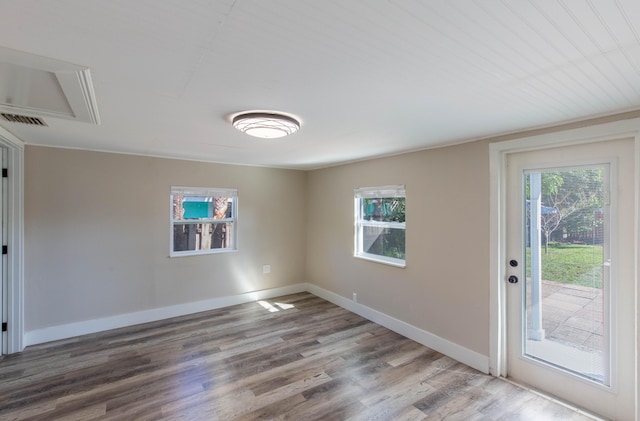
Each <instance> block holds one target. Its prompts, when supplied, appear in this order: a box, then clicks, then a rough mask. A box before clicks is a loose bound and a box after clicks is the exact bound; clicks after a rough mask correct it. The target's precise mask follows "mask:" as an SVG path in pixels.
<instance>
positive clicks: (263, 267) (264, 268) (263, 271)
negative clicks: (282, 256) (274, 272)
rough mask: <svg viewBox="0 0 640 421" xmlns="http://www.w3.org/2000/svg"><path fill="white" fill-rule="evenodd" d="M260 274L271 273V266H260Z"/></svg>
mask: <svg viewBox="0 0 640 421" xmlns="http://www.w3.org/2000/svg"><path fill="white" fill-rule="evenodd" d="M262 273H271V265H262Z"/></svg>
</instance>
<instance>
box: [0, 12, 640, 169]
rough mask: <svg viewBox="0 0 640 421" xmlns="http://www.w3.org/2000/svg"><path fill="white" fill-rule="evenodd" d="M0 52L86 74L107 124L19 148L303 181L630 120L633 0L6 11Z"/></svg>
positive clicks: (635, 104)
mask: <svg viewBox="0 0 640 421" xmlns="http://www.w3.org/2000/svg"><path fill="white" fill-rule="evenodd" d="M0 45H1V46H4V47H8V48H11V49H16V50H20V51H25V52H28V53H32V54H36V55H41V56H45V57H48V58H52V59H56V60H61V61H65V62H69V63H72V64H75V65H80V66H85V67H88V68H90V71H91V77H92V79H93V85H94V89H95V94H96V98H97V105H98V110H99V113H100V118H101V121H102V123H101V124H100V125H94V124H90V123H82V122H77V121H71V120H63V119H56V118H51V117H46V118H44V119H45V121H46V123H47V124H48V127H34V126H28V125H24V124H20V123H9V122H0V125H2V126H3V127H4V128H5V129H7V130H8V131H10V132H12V133H14V134H15V135H16V136H17V137H19V138H20V139H22V140H24V141H25V142H26V143H27V144H37V145H51V146H61V147H70V148H81V149H90V150H101V151H116V152H125V153H134V154H149V155H155V156H170V157H178V158H187V159H198V160H204V161H214V162H229V163H239V164H250V165H264V166H274V167H285V168H299V169H309V168H318V167H323V166H327V165H332V164H336V163H340V162H347V161H353V160H359V159H363V158H367V157H373V156H381V155H388V154H394V153H398V152H402V151H410V150H417V149H423V148H427V147H433V146H439V145H446V144H452V143H460V142H464V141H469V140H473V139H478V138H482V137H487V136H492V135H498V134H504V133H509V132H514V131H518V130H524V129H529V128H536V127H543V126H549V125H555V124H559V123H563V122H569V121H576V120H581V119H586V118H589V117H595V116H602V115H609V114H613V113H617V112H623V111H629V110H636V109H640V1H638V0H502V1H499V0H476V1H473V0H322V1H320V0H317V1H314V0H304V1H303V0H211V1H205V0H188V1H187V0H109V1H87V0H55V1H54V0H50V1H41V0H21V1H15V0H0ZM0 76H1V75H0ZM0 81H2V78H1V77H0ZM4 83H6V81H4ZM256 109H258V110H279V111H283V112H286V113H290V114H293V115H295V116H297V117H299V118H300V120H301V121H302V128H301V130H300V131H299V132H298V133H296V134H294V135H292V136H289V137H285V138H282V139H275V140H268V141H267V140H259V139H256V138H252V137H249V136H247V135H244V134H242V133H240V132H237V131H236V130H235V129H234V128H233V127H232V126H231V124H230V122H229V116H230V115H232V114H233V113H237V112H240V111H244V110H256Z"/></svg>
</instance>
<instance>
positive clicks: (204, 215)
mask: <svg viewBox="0 0 640 421" xmlns="http://www.w3.org/2000/svg"><path fill="white" fill-rule="evenodd" d="M170 209H171V210H170V212H171V241H170V243H171V248H170V250H169V255H170V256H190V255H194V254H209V253H220V252H226V251H233V250H235V249H236V222H237V219H238V191H237V190H236V189H216V188H210V189H209V188H200V187H171V208H170Z"/></svg>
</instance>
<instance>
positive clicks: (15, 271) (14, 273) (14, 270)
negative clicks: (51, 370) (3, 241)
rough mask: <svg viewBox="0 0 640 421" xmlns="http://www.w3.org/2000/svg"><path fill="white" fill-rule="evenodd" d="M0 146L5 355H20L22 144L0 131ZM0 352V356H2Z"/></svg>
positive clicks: (22, 232)
mask: <svg viewBox="0 0 640 421" xmlns="http://www.w3.org/2000/svg"><path fill="white" fill-rule="evenodd" d="M0 146H3V147H6V148H7V154H8V157H7V158H8V160H7V161H8V162H7V164H8V165H7V166H8V168H9V179H8V183H7V184H8V189H9V193H8V200H9V206H8V208H7V228H8V232H7V234H8V236H7V237H8V245H9V256H8V259H7V264H8V267H7V277H8V278H9V279H8V281H9V282H8V291H7V295H8V297H7V307H8V308H7V310H8V322H9V329H8V335H7V346H6V351H7V353H9V354H12V353H16V352H21V351H22V350H23V349H24V347H25V345H24V340H23V339H24V211H23V209H24V143H23V142H22V141H21V140H20V139H18V138H17V137H15V136H14V135H13V134H11V133H10V132H8V131H7V130H5V129H4V128H2V127H0ZM1 353H2V352H1V350H0V354H1Z"/></svg>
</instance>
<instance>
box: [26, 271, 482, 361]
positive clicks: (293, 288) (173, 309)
mask: <svg viewBox="0 0 640 421" xmlns="http://www.w3.org/2000/svg"><path fill="white" fill-rule="evenodd" d="M299 292H309V293H311V294H313V295H316V296H317V297H320V298H323V299H325V300H327V301H329V302H331V303H333V304H335V305H338V306H340V307H342V308H344V309H346V310H348V311H351V312H353V313H356V314H358V315H360V316H362V317H364V318H366V319H368V320H371V321H372V322H374V323H378V324H379V325H381V326H384V327H386V328H387V329H390V330H393V331H394V332H397V333H399V334H401V335H403V336H406V337H407V338H409V339H412V340H414V341H416V342H418V343H420V344H422V345H424V346H426V347H429V348H431V349H434V350H436V351H438V352H440V353H442V354H444V355H447V356H449V357H451V358H453V359H455V360H457V361H460V362H461V363H463V364H466V365H468V366H470V367H473V368H475V369H476V370H479V371H482V372H483V373H488V372H489V359H488V357H487V356H486V355H482V354H479V353H477V352H475V351H472V350H470V349H467V348H465V347H462V346H460V345H458V344H455V343H453V342H451V341H448V340H446V339H444V338H441V337H439V336H437V335H434V334H432V333H429V332H427V331H424V330H422V329H420V328H417V327H415V326H413V325H410V324H408V323H406V322H403V321H401V320H398V319H395V318H393V317H391V316H388V315H386V314H384V313H382V312H379V311H377V310H374V309H372V308H370V307H367V306H364V305H362V304H358V303H356V302H354V301H351V300H348V299H346V298H344V297H342V296H341V295H338V294H336V293H333V292H331V291H328V290H326V289H323V288H320V287H318V286H316V285H313V284H309V283H299V284H294V285H289V286H285V287H280V288H273V289H267V290H261V291H253V292H247V293H244V294H238V295H231V296H226V297H220V298H213V299H210V300H203V301H196V302H193V303H185V304H178V305H174V306H169V307H162V308H157V309H151V310H144V311H137V312H135V313H128V314H120V315H117V316H111V317H105V318H102V319H94V320H85V321H82V322H75V323H68V324H65V325H58V326H51V327H46V328H43V329H38V330H33V331H29V332H27V333H26V335H25V340H24V342H25V346H29V345H36V344H40V343H44V342H50V341H55V340H60V339H66V338H72V337H76V336H80V335H86V334H90V333H96V332H102V331H105V330H110V329H117V328H121V327H127V326H132V325H136V324H140V323H147V322H154V321H158V320H163V319H167V318H170V317H178V316H184V315H187V314H193V313H197V312H201V311H207V310H214V309H218V308H223V307H228V306H233V305H237V304H244V303H249V302H253V301H258V300H264V299H269V298H274V297H279V296H281V295H287V294H296V293H299Z"/></svg>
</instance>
